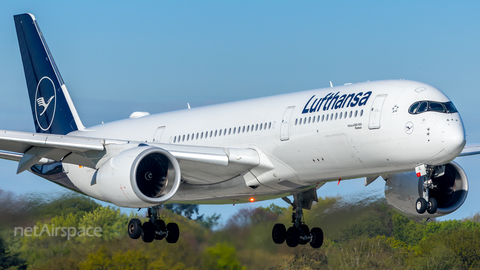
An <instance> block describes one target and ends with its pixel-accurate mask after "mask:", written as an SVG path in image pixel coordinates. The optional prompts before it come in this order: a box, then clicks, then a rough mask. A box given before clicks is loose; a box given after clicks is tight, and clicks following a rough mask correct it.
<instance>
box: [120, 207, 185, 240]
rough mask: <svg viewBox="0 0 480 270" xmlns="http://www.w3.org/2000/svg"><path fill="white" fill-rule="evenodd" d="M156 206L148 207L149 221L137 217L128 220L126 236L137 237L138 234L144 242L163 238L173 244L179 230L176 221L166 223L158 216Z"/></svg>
mask: <svg viewBox="0 0 480 270" xmlns="http://www.w3.org/2000/svg"><path fill="white" fill-rule="evenodd" d="M158 209H159V207H158V206H154V207H149V208H148V217H149V221H147V222H145V223H143V226H142V222H141V221H140V220H139V219H136V218H134V219H131V220H130V222H128V236H130V238H132V239H138V238H140V236H141V237H142V240H143V241H144V242H145V243H151V242H153V240H162V239H164V238H165V240H166V241H167V242H168V243H171V244H174V243H176V242H177V241H178V238H179V236H180V230H179V229H178V225H177V223H168V224H167V225H166V226H165V221H163V220H161V219H160V218H159V217H158Z"/></svg>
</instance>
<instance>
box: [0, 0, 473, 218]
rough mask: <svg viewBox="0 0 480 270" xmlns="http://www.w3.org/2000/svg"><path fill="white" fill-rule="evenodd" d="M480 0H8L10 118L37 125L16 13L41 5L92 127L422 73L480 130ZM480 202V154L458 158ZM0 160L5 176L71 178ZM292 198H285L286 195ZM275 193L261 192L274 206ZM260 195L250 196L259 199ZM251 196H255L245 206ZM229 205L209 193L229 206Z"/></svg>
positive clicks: (5, 53) (2, 54)
mask: <svg viewBox="0 0 480 270" xmlns="http://www.w3.org/2000/svg"><path fill="white" fill-rule="evenodd" d="M478 10H480V2H474V1H469V2H468V3H467V2H465V3H461V4H460V3H459V2H453V1H421V2H420V1H399V2H398V3H394V2H393V1H328V2H327V1H236V2H234V1H135V2H133V1H75V2H74V1H10V2H6V3H2V4H1V5H0V35H1V37H2V38H1V39H0V40H1V41H0V78H1V81H2V84H1V85H2V87H1V88H0V93H1V97H2V98H0V129H8V130H21V131H33V120H32V116H31V113H30V108H29V103H28V96H27V91H26V84H25V79H24V75H23V68H22V64H21V58H20V53H19V49H18V43H17V38H16V32H15V27H14V23H13V17H12V16H13V15H14V14H18V13H24V12H30V13H33V14H34V15H35V16H36V18H37V20H38V22H39V24H40V27H41V29H42V31H43V33H44V35H45V37H46V39H47V42H48V45H49V47H50V50H51V51H52V53H53V56H54V58H55V61H56V63H57V65H58V67H59V69H60V72H61V74H62V76H63V79H64V81H65V82H66V84H67V87H68V89H69V91H70V95H71V96H72V98H73V100H74V102H75V105H76V107H77V110H78V112H79V114H80V116H81V118H82V121H83V123H84V124H85V125H86V126H91V125H96V124H100V123H101V122H102V121H104V122H110V121H114V120H118V119H122V118H126V117H128V116H129V115H130V113H131V112H133V111H149V112H150V113H158V112H164V111H170V110H178V109H185V108H186V106H187V102H189V103H190V104H191V106H193V107H198V106H204V105H209V104H216V103H221V102H228V101H236V100H242V99H250V98H255V97H261V96H268V95H274V94H281V93H288V92H295V91H301V90H307V89H314V88H321V87H328V86H329V81H332V82H333V84H334V85H339V84H344V83H348V82H352V83H354V82H362V81H367V80H382V79H401V78H403V79H410V80H418V81H422V82H425V83H428V84H431V85H433V86H436V87H438V88H439V89H441V90H442V91H444V92H445V93H446V94H447V95H448V96H449V97H450V98H451V99H452V101H453V102H454V104H455V105H456V106H457V108H458V109H459V111H460V113H461V115H462V117H463V120H464V124H465V127H466V131H467V134H468V137H467V140H468V142H469V143H480V128H479V125H478V122H479V121H478V119H477V116H478V114H479V113H480V107H479V105H478V103H479V98H480V94H479V90H478V88H479V85H478V82H477V81H476V79H477V78H478V77H479V74H480V56H479V55H480V54H479V52H480V34H479V33H480V32H479V31H478V25H480V16H478ZM457 161H458V162H459V163H460V165H461V166H462V167H463V168H464V169H465V171H466V173H467V175H468V176H469V183H470V193H469V197H468V198H467V201H466V203H465V204H464V206H463V207H462V208H460V210H458V211H457V212H455V213H453V214H451V215H448V216H446V217H445V218H447V219H450V218H462V217H466V216H469V215H471V214H473V213H476V212H477V211H480V208H479V207H478V205H480V196H477V193H478V192H479V191H480V177H479V176H478V174H477V173H476V172H477V170H476V168H477V167H478V165H479V164H480V157H477V156H476V157H465V158H460V159H457ZM15 171H16V164H15V163H14V162H9V161H0V188H1V189H5V190H9V191H14V192H16V193H19V194H22V193H27V192H45V193H49V192H59V191H61V190H62V188H60V187H58V186H56V185H54V184H51V183H49V182H47V181H45V180H43V179H40V178H37V177H34V176H33V175H30V174H28V173H22V174H21V175H18V176H16V175H15ZM383 188H384V184H383V183H382V181H377V182H375V183H374V184H372V185H371V186H369V187H368V188H364V187H363V180H352V181H343V182H342V183H341V184H340V185H339V186H337V185H336V183H330V184H327V185H326V186H325V187H323V188H322V189H320V190H319V195H320V196H336V195H341V196H346V197H349V196H353V195H354V194H359V193H360V194H364V193H368V194H372V193H373V194H382V193H383ZM275 202H276V203H278V204H279V205H283V206H285V204H284V203H283V201H281V200H276V201H275ZM269 203H270V202H266V203H263V204H262V205H268V204H269ZM256 205H258V204H253V206H256ZM247 206H250V205H247ZM238 207H241V206H235V207H233V208H232V206H231V205H229V206H202V207H201V208H200V210H201V211H202V212H205V213H206V214H211V213H213V212H219V213H221V214H222V215H223V216H224V217H227V216H229V215H230V214H231V213H232V212H234V210H235V209H236V208H238Z"/></svg>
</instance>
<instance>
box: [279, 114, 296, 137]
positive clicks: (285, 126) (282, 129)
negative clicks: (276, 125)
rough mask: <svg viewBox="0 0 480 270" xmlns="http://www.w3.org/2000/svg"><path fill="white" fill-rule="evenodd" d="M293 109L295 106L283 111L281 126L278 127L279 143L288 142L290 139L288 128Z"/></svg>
mask: <svg viewBox="0 0 480 270" xmlns="http://www.w3.org/2000/svg"><path fill="white" fill-rule="evenodd" d="M294 109H295V106H290V107H288V108H287V109H286V110H285V113H284V114H283V119H282V124H281V126H280V140H281V141H288V139H290V135H289V128H290V125H289V123H290V117H291V116H292V112H293V110H294Z"/></svg>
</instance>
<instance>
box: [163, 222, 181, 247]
mask: <svg viewBox="0 0 480 270" xmlns="http://www.w3.org/2000/svg"><path fill="white" fill-rule="evenodd" d="M167 232H168V233H167V236H166V237H165V240H167V242H168V243H170V244H175V243H176V242H177V241H178V237H179V236H180V229H178V225H177V223H168V224H167Z"/></svg>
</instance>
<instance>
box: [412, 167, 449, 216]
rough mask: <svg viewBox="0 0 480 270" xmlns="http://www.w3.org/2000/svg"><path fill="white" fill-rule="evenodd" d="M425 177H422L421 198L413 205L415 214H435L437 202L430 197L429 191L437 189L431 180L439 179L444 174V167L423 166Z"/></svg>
mask: <svg viewBox="0 0 480 270" xmlns="http://www.w3.org/2000/svg"><path fill="white" fill-rule="evenodd" d="M424 169H425V172H426V173H425V175H424V176H423V177H424V178H423V197H422V198H418V199H417V202H416V203H415V209H416V210H417V213H419V214H423V213H425V211H427V212H428V213H429V214H435V213H436V212H437V200H436V199H435V198H433V197H430V190H431V189H435V188H437V185H436V184H434V183H433V181H432V178H436V177H440V176H442V175H444V174H445V166H425V168H424Z"/></svg>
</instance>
